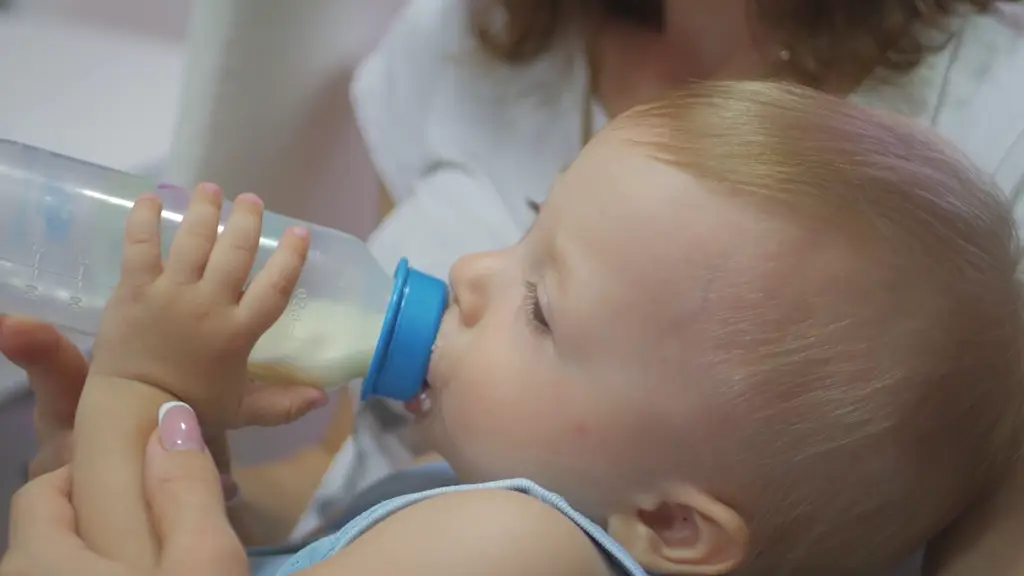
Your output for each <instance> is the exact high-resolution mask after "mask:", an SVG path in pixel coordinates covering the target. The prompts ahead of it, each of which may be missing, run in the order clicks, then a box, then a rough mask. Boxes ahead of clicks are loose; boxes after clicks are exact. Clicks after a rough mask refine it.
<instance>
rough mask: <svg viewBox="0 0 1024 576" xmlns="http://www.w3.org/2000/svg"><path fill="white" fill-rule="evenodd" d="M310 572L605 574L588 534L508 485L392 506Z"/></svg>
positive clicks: (377, 575) (372, 575)
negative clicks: (387, 513)
mask: <svg viewBox="0 0 1024 576" xmlns="http://www.w3.org/2000/svg"><path fill="white" fill-rule="evenodd" d="M303 574H304V575H306V576H338V575H341V574H359V575H361V576H392V575H394V574H411V575H416V576H451V575H453V574H487V575H488V576H524V575H527V574H528V575H530V576H607V575H610V574H611V572H610V570H609V568H608V566H607V564H606V562H605V559H604V557H603V556H602V554H601V553H600V552H599V551H598V549H597V547H595V546H594V544H593V543H592V542H591V541H590V539H589V537H588V536H587V535H586V534H585V533H584V532H583V531H582V530H580V529H579V528H578V527H577V526H576V525H575V524H574V523H573V522H572V521H571V520H569V519H568V518H566V517H565V516H564V515H562V514H561V513H560V512H558V511H557V510H555V509H554V508H551V507H550V506H548V505H546V504H544V503H543V502H540V501H539V500H536V499H534V498H532V497H530V496H527V495H524V494H520V493H518V492H512V491H506V490H480V491H467V492H456V493H452V494H446V495H443V496H437V497H435V498H431V499H428V500H424V501H423V502H420V503H418V504H415V505H413V506H410V507H409V508H406V509H404V510H401V511H399V512H397V513H395V514H394V515H393V516H391V517H389V518H388V519H386V520H384V521H383V522H381V523H380V524H378V525H377V526H375V527H373V528H372V529H370V530H369V531H368V532H367V533H366V534H364V535H362V536H361V537H359V538H358V539H356V540H355V541H354V542H353V543H352V544H351V545H350V546H348V547H347V548H344V549H342V550H339V551H338V553H337V554H335V555H334V556H332V557H331V558H328V559H327V560H325V561H324V562H323V563H322V564H319V565H317V566H315V567H312V568H310V569H309V570H307V571H305V572H303Z"/></svg>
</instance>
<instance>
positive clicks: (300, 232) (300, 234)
mask: <svg viewBox="0 0 1024 576" xmlns="http://www.w3.org/2000/svg"><path fill="white" fill-rule="evenodd" d="M288 233H289V234H291V235H292V236H295V237H296V238H305V237H307V236H309V230H307V229H306V228H303V227H301V226H295V227H293V228H289V229H288Z"/></svg>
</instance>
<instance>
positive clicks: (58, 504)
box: [0, 403, 249, 576]
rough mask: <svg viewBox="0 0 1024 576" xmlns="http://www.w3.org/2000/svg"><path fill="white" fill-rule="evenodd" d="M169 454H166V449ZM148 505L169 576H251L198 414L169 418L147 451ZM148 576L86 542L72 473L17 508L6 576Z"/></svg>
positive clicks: (27, 491) (30, 491)
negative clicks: (80, 530)
mask: <svg viewBox="0 0 1024 576" xmlns="http://www.w3.org/2000/svg"><path fill="white" fill-rule="evenodd" d="M165 447H166V448H165ZM145 466H146V470H145V479H146V499H147V501H148V503H149V506H150V510H151V519H152V521H153V525H154V528H155V529H156V532H157V534H158V535H159V538H160V564H159V566H158V567H157V569H156V571H155V572H154V574H159V575H161V576H246V575H247V574H248V573H249V564H248V560H247V559H246V556H245V549H244V548H243V547H242V544H241V542H239V540H238V537H237V536H235V533H234V531H233V530H232V528H231V524H230V522H229V521H228V518H227V515H226V512H225V509H224V498H223V496H222V493H221V485H220V478H219V474H218V472H217V467H216V465H215V464H214V463H213V460H212V458H211V457H210V454H209V452H207V451H206V450H204V447H203V442H202V437H201V434H200V433H199V424H198V422H196V419H195V414H194V413H193V412H192V410H191V409H190V408H188V407H187V406H185V405H184V404H180V403H178V404H175V405H172V407H170V409H167V410H165V411H164V414H163V417H162V418H161V424H160V428H159V430H158V431H157V432H154V434H153V437H152V438H150V442H149V445H148V446H147V449H146V464H145ZM71 575H74V576H142V575H139V574H132V573H131V572H130V571H129V570H128V568H127V567H125V566H122V565H120V564H117V563H115V562H111V561H109V560H107V559H105V558H103V557H101V556H99V555H97V554H95V553H94V552H92V551H91V550H89V548H88V547H87V546H86V545H85V543H84V542H82V540H81V538H79V537H78V534H77V532H76V529H75V510H74V507H73V506H72V505H71V470H70V467H68V466H65V467H63V468H60V469H58V470H56V471H54V472H50V473H48V474H45V475H43V476H40V477H39V478H37V479H35V480H33V481H31V482H29V483H28V484H26V485H25V486H24V487H23V488H22V489H21V490H20V491H19V492H18V493H17V494H16V495H15V496H14V498H13V499H12V501H11V529H10V545H9V547H8V551H7V554H6V555H4V558H3V560H2V561H0V576H71Z"/></svg>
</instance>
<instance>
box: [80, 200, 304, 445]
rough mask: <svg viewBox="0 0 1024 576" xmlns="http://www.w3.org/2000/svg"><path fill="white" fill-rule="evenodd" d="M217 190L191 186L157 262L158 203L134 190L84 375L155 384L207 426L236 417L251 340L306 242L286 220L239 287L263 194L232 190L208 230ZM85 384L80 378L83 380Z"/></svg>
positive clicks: (254, 246) (284, 296)
mask: <svg viewBox="0 0 1024 576" xmlns="http://www.w3.org/2000/svg"><path fill="white" fill-rule="evenodd" d="M221 205H222V196H221V192H220V190H219V189H218V188H217V187H215V186H213V185H201V186H199V187H198V188H196V190H195V192H194V194H193V196H192V200H191V202H190V203H189V207H188V211H187V213H186V214H185V216H184V219H183V220H182V222H181V226H180V228H179V229H178V232H177V233H176V234H175V237H174V241H173V243H172V244H171V250H170V254H169V256H168V258H167V261H166V262H163V261H162V259H161V254H160V223H161V204H160V200H159V199H158V198H157V197H155V196H145V197H142V198H139V199H138V200H137V201H136V202H135V206H134V207H133V208H132V211H131V214H130V215H129V217H128V223H127V227H126V232H125V245H124V257H123V263H122V270H121V281H120V283H119V284H118V286H117V289H116V290H115V293H114V296H113V297H112V298H111V300H110V302H109V303H108V304H107V309H106V311H105V312H104V315H103V321H102V323H101V327H100V331H99V334H98V335H97V338H96V345H95V348H94V357H93V363H92V367H91V369H90V372H89V378H90V380H91V379H93V378H116V379H121V380H132V381H136V382H141V383H143V384H148V385H151V386H155V387H158V388H160V389H162V390H164V391H165V392H167V393H169V394H172V395H174V396H176V397H177V398H179V399H181V400H182V401H184V402H186V403H188V404H189V405H190V406H192V407H193V408H194V409H195V410H196V411H197V413H198V415H199V417H200V419H201V420H202V421H203V425H204V428H206V427H207V426H209V427H212V428H214V429H224V428H226V427H228V426H230V425H231V423H232V422H233V421H234V420H235V419H236V418H237V413H238V410H239V407H240V405H241V402H242V397H243V395H244V394H245V391H246V386H247V376H246V362H247V360H248V357H249V353H250V352H251V351H252V347H253V346H254V345H255V344H256V341H257V340H258V339H259V338H260V336H261V335H262V334H263V333H264V332H265V331H266V330H267V329H268V328H270V326H271V325H272V324H273V323H274V322H275V321H276V320H277V319H278V318H279V317H280V316H281V314H282V313H283V312H284V310H285V308H286V307H287V305H288V302H289V299H290V297H291V294H292V291H293V290H294V288H295V284H296V282H297V281H298V278H299V274H300V273H301V271H302V266H303V264H304V263H305V260H306V254H307V252H308V251H309V236H308V232H307V231H306V230H304V229H290V230H288V232H287V233H286V234H285V235H284V237H283V238H282V239H281V241H280V243H279V245H278V247H277V250H276V251H275V252H274V254H273V255H272V256H271V258H270V259H269V261H268V262H267V264H266V266H265V267H264V268H263V270H261V271H260V272H259V274H257V275H256V277H255V278H254V279H253V280H252V282H251V283H250V285H249V286H248V288H246V281H247V279H248V277H249V273H250V272H251V270H252V267H253V263H254V261H255V258H256V254H257V251H258V248H259V241H260V232H261V229H262V219H263V203H262V202H261V201H260V200H259V198H257V197H256V196H254V195H252V194H243V195H241V196H239V197H238V198H237V199H236V201H235V203H234V207H233V210H232V211H231V216H230V217H229V218H228V221H227V223H226V224H225V226H224V231H223V232H222V233H221V234H220V236H219V237H218V235H217V228H218V224H219V222H220V213H221ZM87 385H88V384H87Z"/></svg>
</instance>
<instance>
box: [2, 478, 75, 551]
mask: <svg viewBox="0 0 1024 576" xmlns="http://www.w3.org/2000/svg"><path fill="white" fill-rule="evenodd" d="M75 534H76V533H75V509H74V508H73V507H72V506H71V468H70V467H69V466H65V467H63V468H60V469H58V470H55V471H53V472H50V473H49V474H45V475H43V476H40V477H39V478H36V479H35V480H33V481H31V482H29V483H28V484H25V485H24V486H22V488H21V489H20V490H18V492H17V493H16V494H15V495H14V497H13V498H11V519H10V532H9V538H10V548H12V549H14V548H23V547H35V546H38V545H39V543H47V542H50V543H52V542H56V541H63V542H67V541H69V539H70V540H73V541H78V540H79V539H78V537H77V536H76V535H75Z"/></svg>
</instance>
